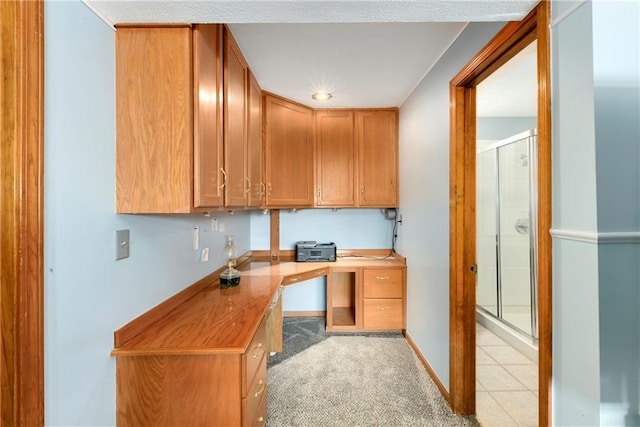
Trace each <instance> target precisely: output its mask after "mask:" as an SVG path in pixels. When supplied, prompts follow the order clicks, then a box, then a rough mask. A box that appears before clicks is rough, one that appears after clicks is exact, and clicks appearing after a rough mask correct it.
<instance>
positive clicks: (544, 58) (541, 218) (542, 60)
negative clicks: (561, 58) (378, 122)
mask: <svg viewBox="0 0 640 427" xmlns="http://www.w3.org/2000/svg"><path fill="white" fill-rule="evenodd" d="M537 11H538V14H537V19H538V22H537V27H536V28H537V36H538V301H539V304H538V331H539V334H538V382H539V385H538V388H539V399H538V418H539V420H540V422H539V424H540V426H543V427H546V426H550V425H551V421H552V420H551V416H552V412H551V409H552V407H551V384H552V382H551V378H552V374H553V369H552V363H551V362H552V336H553V335H552V332H553V323H552V314H551V313H552V306H553V301H552V265H553V259H552V257H551V254H552V251H553V240H552V238H551V234H550V233H549V230H551V225H552V224H551V205H552V198H551V196H552V194H551V189H552V182H551V126H552V125H551V37H550V34H549V25H550V21H551V5H550V2H548V1H544V2H542V3H541V4H540V5H539V6H538V7H537Z"/></svg>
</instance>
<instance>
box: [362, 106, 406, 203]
mask: <svg viewBox="0 0 640 427" xmlns="http://www.w3.org/2000/svg"><path fill="white" fill-rule="evenodd" d="M355 123H356V141H357V146H358V158H359V159H358V176H359V188H358V205H359V206H363V207H397V206H398V110H396V109H390V110H356V113H355Z"/></svg>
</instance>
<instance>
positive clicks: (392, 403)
mask: <svg viewBox="0 0 640 427" xmlns="http://www.w3.org/2000/svg"><path fill="white" fill-rule="evenodd" d="M287 321H288V322H289V325H285V352H284V354H282V355H278V356H276V358H273V359H272V360H271V361H270V363H269V369H268V384H269V389H268V390H269V392H268V407H269V417H268V420H267V425H269V426H270V427H280V426H478V425H479V424H478V423H477V422H476V420H475V419H474V418H473V417H461V416H457V415H455V414H453V413H452V412H451V410H450V408H449V406H448V405H447V403H446V402H445V401H444V398H443V397H442V395H441V394H440V391H439V390H438V389H437V387H436V386H435V384H434V383H433V381H432V380H431V378H429V376H428V374H427V373H426V371H425V369H424V367H423V366H422V364H421V363H420V361H419V360H418V359H417V357H416V356H415V354H414V353H413V351H412V350H411V348H410V347H409V345H408V344H407V342H406V340H405V339H404V337H402V335H399V334H388V335H385V334H380V335H376V334H368V335H326V334H324V323H323V321H324V319H321V318H320V320H317V319H316V320H313V319H311V320H310V318H307V319H306V320H305V319H294V320H289V319H285V322H287ZM314 322H315V323H314ZM320 322H321V323H320ZM287 326H288V327H287ZM309 331H311V332H309ZM288 346H289V347H293V349H289V350H288V349H287V347H288Z"/></svg>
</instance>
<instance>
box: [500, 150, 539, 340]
mask: <svg viewBox="0 0 640 427" xmlns="http://www.w3.org/2000/svg"><path fill="white" fill-rule="evenodd" d="M497 151H498V170H499V177H498V194H499V200H498V210H499V212H498V218H499V227H498V244H499V257H500V258H499V262H498V266H499V267H498V269H499V274H498V276H499V278H500V279H499V280H500V282H499V283H500V297H501V311H502V313H501V317H502V319H503V320H504V321H506V322H508V323H510V324H511V325H513V326H515V327H516V328H518V329H520V330H522V331H523V332H525V333H527V334H528V335H533V336H534V337H535V336H536V335H537V334H535V331H534V330H533V324H532V310H531V301H532V299H533V298H532V297H533V295H532V286H531V283H532V267H533V265H532V258H531V257H532V253H533V252H532V250H533V248H532V244H531V243H532V237H533V236H532V235H531V233H532V230H531V224H532V218H531V216H532V212H531V170H530V167H531V161H530V138H525V139H522V140H520V141H516V142H513V143H511V144H508V145H504V146H501V147H498V149H497Z"/></svg>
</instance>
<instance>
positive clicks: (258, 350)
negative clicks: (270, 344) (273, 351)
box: [253, 343, 264, 359]
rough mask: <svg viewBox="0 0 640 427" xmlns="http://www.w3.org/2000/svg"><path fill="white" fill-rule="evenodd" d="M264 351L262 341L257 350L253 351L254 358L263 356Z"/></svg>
mask: <svg viewBox="0 0 640 427" xmlns="http://www.w3.org/2000/svg"><path fill="white" fill-rule="evenodd" d="M263 353H264V349H263V348H262V343H258V345H257V349H256V351H255V352H254V353H253V358H254V359H257V358H258V357H259V356H262V354H263Z"/></svg>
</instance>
